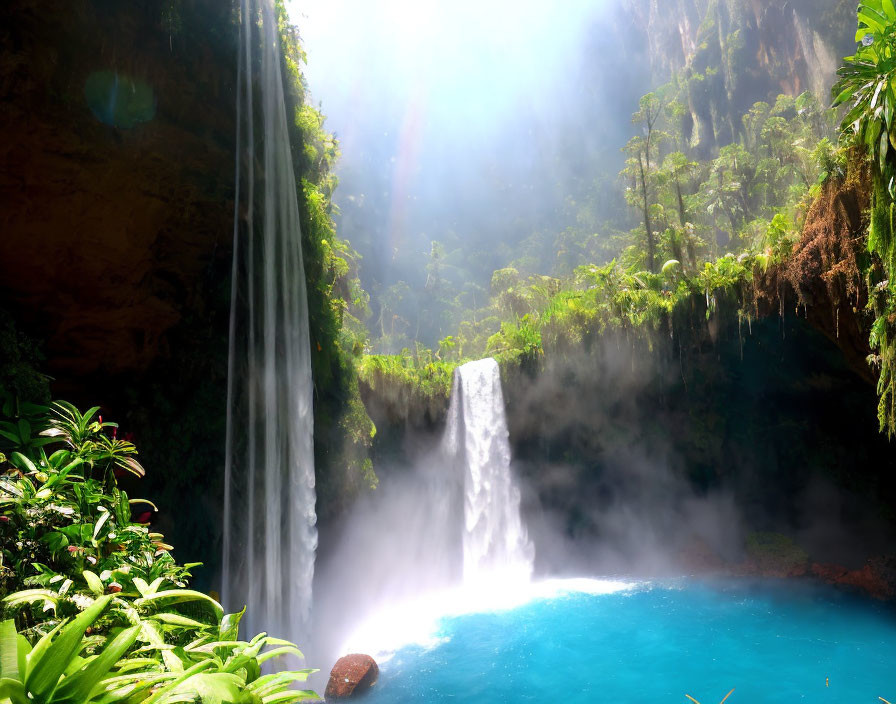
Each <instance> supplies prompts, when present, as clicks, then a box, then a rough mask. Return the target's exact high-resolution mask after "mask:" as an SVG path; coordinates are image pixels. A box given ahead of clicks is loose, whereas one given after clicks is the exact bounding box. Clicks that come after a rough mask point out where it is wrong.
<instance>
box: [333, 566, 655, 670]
mask: <svg viewBox="0 0 896 704" xmlns="http://www.w3.org/2000/svg"><path fill="white" fill-rule="evenodd" d="M643 585H644V583H643V582H627V581H622V580H612V579H585V578H581V579H548V580H544V581H536V582H527V583H523V584H518V585H517V586H516V587H515V588H512V587H509V586H508V585H507V584H506V583H496V584H495V585H493V586H492V588H488V587H486V586H485V585H484V584H483V583H479V584H476V585H475V586H470V585H465V586H462V587H458V588H455V589H445V590H442V591H438V592H431V593H429V594H425V595H422V596H420V597H419V598H418V599H415V600H410V601H405V602H403V603H400V604H393V605H392V606H390V607H388V608H384V609H382V610H380V611H378V612H377V613H375V614H373V615H372V616H371V617H370V618H368V619H367V620H366V621H365V622H364V623H363V624H361V626H360V627H359V628H358V629H357V630H356V631H355V632H354V633H352V635H351V636H350V637H349V638H348V640H347V641H346V642H345V645H344V646H343V648H342V652H343V653H369V654H371V655H372V656H373V657H374V659H376V660H377V661H378V662H386V661H388V660H389V659H390V658H391V657H392V656H393V655H394V654H395V653H396V652H397V651H398V650H400V649H401V648H404V647H407V646H410V645H416V646H420V647H423V648H432V647H435V646H436V645H438V644H439V643H441V642H443V641H444V637H443V636H442V635H440V633H441V630H442V627H441V624H442V621H443V620H444V619H447V618H453V617H457V616H463V615H466V614H477V613H495V612H500V611H511V610H513V609H518V608H520V607H521V606H525V605H526V604H529V603H531V602H533V601H546V600H550V599H559V598H563V597H564V596H568V595H573V594H589V595H592V596H600V595H602V594H616V593H618V592H622V591H628V590H633V589H636V588H639V587H641V586H643Z"/></svg>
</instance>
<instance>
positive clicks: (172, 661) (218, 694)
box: [0, 588, 316, 704]
mask: <svg viewBox="0 0 896 704" xmlns="http://www.w3.org/2000/svg"><path fill="white" fill-rule="evenodd" d="M148 591H149V592H152V590H151V588H148ZM199 597H201V598H202V599H205V600H207V601H208V602H210V603H211V605H212V606H213V609H214V611H215V613H216V614H217V618H216V620H215V623H213V624H199V623H196V622H193V624H192V625H190V624H186V623H185V622H186V621H188V619H186V618H185V617H183V616H181V615H179V614H177V613H176V612H172V611H170V608H171V605H172V604H175V603H178V601H179V600H185V601H189V600H195V599H197V598H199ZM9 598H10V599H13V600H15V599H26V598H29V597H27V596H26V595H12V596H11V597H9ZM147 602H153V603H155V604H157V605H162V606H163V608H162V610H161V612H160V613H157V614H156V616H155V617H151V618H146V617H145V616H141V615H138V614H137V611H136V610H137V609H138V608H140V607H141V603H142V604H145V603H147ZM115 609H117V610H120V611H123V612H130V614H131V622H130V623H129V624H127V625H125V626H124V627H116V628H113V629H111V630H110V632H109V633H108V635H100V636H97V635H87V634H88V633H91V632H95V631H97V630H102V629H103V625H102V618H103V615H104V612H106V611H108V610H115ZM166 609H168V610H166ZM163 617H164V618H163ZM241 617H242V612H241V613H239V614H229V615H227V616H224V615H223V611H222V610H221V608H220V605H218V604H217V602H214V601H213V600H211V599H209V598H208V597H205V596H203V595H198V597H197V595H196V593H190V592H188V590H174V591H172V592H155V593H149V594H148V595H147V596H144V597H141V598H140V599H137V600H134V601H133V603H130V600H129V599H127V598H123V597H121V596H120V595H117V596H116V595H100V596H97V598H96V599H95V600H92V601H91V603H90V604H89V605H87V606H86V608H85V609H84V611H82V612H81V613H80V614H79V615H78V616H77V617H75V618H74V619H73V620H71V621H64V622H61V623H59V624H58V625H57V626H55V627H54V628H53V629H52V630H51V631H49V632H47V633H45V634H44V635H42V636H41V637H40V638H39V639H38V640H37V642H36V643H35V644H34V645H33V647H32V645H31V644H30V643H29V641H28V640H27V639H26V638H25V637H24V636H23V635H22V634H20V633H19V634H17V633H16V631H15V625H14V623H13V621H11V620H7V621H4V622H3V623H0V702H9V703H10V704H25V702H31V703H34V702H36V703H37V704H76V703H80V702H84V703H85V704H93V703H95V704H115V703H117V702H126V703H127V704H137V703H138V702H145V703H146V704H174V702H204V703H205V704H291V703H292V702H301V701H306V700H308V699H312V698H316V695H315V694H314V693H313V692H311V691H308V690H294V689H291V688H290V686H291V685H292V684H294V683H295V682H302V681H304V680H305V679H307V677H308V675H309V674H311V673H312V672H314V670H293V671H285V672H278V673H273V674H268V675H262V666H263V665H264V664H265V663H266V662H268V661H270V660H272V659H274V658H277V657H281V656H291V657H296V658H301V657H302V654H301V652H300V651H299V650H298V649H297V648H296V647H295V645H293V644H292V643H289V642H287V641H283V640H279V639H276V638H270V637H268V636H267V635H266V634H260V635H258V636H256V637H255V638H253V639H252V640H251V641H248V642H247V641H240V640H239V623H240V619H241ZM160 622H163V623H167V624H170V625H172V626H174V627H177V628H183V627H185V626H187V627H190V628H193V629H195V631H196V632H195V634H194V635H195V637H194V638H193V639H192V640H191V641H189V642H186V643H183V644H180V645H178V646H177V647H175V646H174V645H172V640H171V638H169V637H166V635H167V634H166V632H165V631H163V630H162V629H161V628H160V625H159V624H160Z"/></svg>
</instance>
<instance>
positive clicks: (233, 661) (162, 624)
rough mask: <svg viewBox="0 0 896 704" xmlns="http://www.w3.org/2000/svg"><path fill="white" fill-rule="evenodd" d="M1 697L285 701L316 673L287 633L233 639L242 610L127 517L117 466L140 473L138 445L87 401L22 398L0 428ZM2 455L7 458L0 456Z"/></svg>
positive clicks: (19, 702) (46, 703) (20, 700)
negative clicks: (297, 663)
mask: <svg viewBox="0 0 896 704" xmlns="http://www.w3.org/2000/svg"><path fill="white" fill-rule="evenodd" d="M0 447H2V448H3V450H4V452H3V454H2V455H0V464H2V467H0V471H4V474H3V475H2V476H0V557H2V570H3V571H2V577H3V591H4V593H8V592H9V591H11V590H15V592H14V593H12V594H9V595H8V596H6V597H5V598H4V599H3V610H4V612H5V613H6V614H7V615H8V616H10V617H11V618H8V619H7V620H5V621H3V622H2V623H0V702H9V703H10V704H24V703H25V702H32V703H34V702H37V703H38V704H57V703H58V704H75V703H76V702H87V703H96V704H114V703H116V702H123V703H127V704H137V703H138V702H147V703H148V704H173V703H174V702H200V701H201V702H205V703H207V704H288V703H290V702H299V701H305V700H308V699H312V698H316V695H314V693H313V692H310V691H307V690H296V689H292V685H293V684H294V683H296V682H301V681H304V680H305V679H306V678H307V676H308V674H310V673H311V672H313V670H293V671H285V672H279V673H273V674H266V675H263V674H262V665H263V664H264V663H266V662H267V661H269V660H272V659H273V658H276V657H280V656H289V657H293V658H300V657H302V654H301V653H300V652H299V650H298V649H297V648H296V647H295V645H293V644H292V643H289V642H287V641H282V640H279V639H276V638H271V637H268V636H267V635H266V634H260V635H257V636H255V637H254V638H253V639H252V640H250V641H241V640H239V623H240V619H241V617H242V612H241V613H239V614H225V613H224V610H223V608H222V607H221V605H220V604H219V603H218V602H217V601H215V600H214V599H212V598H211V597H209V596H207V595H205V594H202V593H200V592H197V591H193V590H190V589H187V588H186V587H187V584H188V581H189V578H190V570H191V569H192V568H193V567H195V566H196V565H195V564H193V565H179V564H177V562H176V561H175V560H174V558H173V557H172V555H171V552H170V551H171V549H172V548H171V546H170V545H166V544H165V543H164V542H162V536H161V534H158V533H154V532H151V530H150V529H149V527H148V526H147V525H144V524H142V523H137V522H134V521H133V520H132V518H131V509H132V506H133V505H134V504H138V505H140V506H143V507H151V508H154V507H153V506H152V504H151V503H149V502H148V501H145V500H137V499H129V498H128V496H127V494H126V493H125V492H124V491H123V490H121V489H120V488H119V486H118V481H117V475H124V474H130V475H133V476H134V477H138V478H139V477H142V476H143V475H144V474H145V470H144V469H143V467H142V466H141V465H140V463H139V462H138V461H137V459H136V457H135V455H136V452H137V450H136V448H135V447H134V445H133V444H132V443H131V442H129V441H127V440H124V439H119V438H118V437H117V426H116V424H114V423H110V422H107V421H104V420H103V419H102V417H101V416H99V409H98V408H91V409H90V410H88V411H87V412H86V413H83V414H82V413H81V412H80V411H78V409H77V408H75V407H74V406H72V405H71V404H69V403H65V402H56V403H54V404H52V406H51V407H50V408H49V409H47V408H43V407H39V406H29V405H24V404H23V405H20V406H19V409H18V412H17V414H16V415H15V416H14V417H11V418H8V419H6V420H3V421H2V423H0ZM7 453H8V458H7Z"/></svg>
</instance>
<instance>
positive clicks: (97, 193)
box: [0, 0, 235, 379]
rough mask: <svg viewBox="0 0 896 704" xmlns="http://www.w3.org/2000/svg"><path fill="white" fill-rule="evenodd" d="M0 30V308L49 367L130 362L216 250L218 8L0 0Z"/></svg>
mask: <svg viewBox="0 0 896 704" xmlns="http://www.w3.org/2000/svg"><path fill="white" fill-rule="evenodd" d="M0 28H2V29H0V134H2V135H3V139H0V306H2V307H4V308H6V309H8V310H9V312H10V313H12V314H13V316H14V317H15V318H16V319H17V320H18V321H19V323H20V324H21V325H22V326H23V327H24V328H25V329H26V330H27V331H28V332H31V333H33V334H35V336H36V337H39V338H42V339H45V340H46V342H47V349H46V352H47V356H48V360H47V366H48V370H49V372H50V373H51V374H53V375H55V376H57V377H60V378H63V379H73V378H77V377H80V376H84V375H90V374H95V373H97V372H100V373H109V374H119V373H123V372H131V371H139V370H142V369H145V368H146V366H147V365H148V364H149V362H151V361H152V360H153V359H154V358H155V357H156V356H157V355H158V354H159V353H160V352H163V351H164V345H165V333H166V331H168V330H169V329H170V328H171V327H172V326H173V325H175V324H176V323H177V322H178V321H180V320H181V318H182V316H183V312H184V310H185V309H186V308H188V307H189V306H191V305H192V304H193V303H194V301H193V297H194V295H195V294H194V292H195V290H196V289H197V283H198V282H199V281H201V280H202V277H203V276H204V274H205V272H206V271H208V270H209V268H210V265H211V263H212V262H213V261H214V259H215V258H216V257H226V256H228V251H229V249H230V241H229V240H230V234H229V233H230V232H231V219H232V207H233V205H232V203H233V162H234V153H233V143H234V134H235V126H234V104H235V100H234V94H233V85H234V82H235V76H234V73H235V71H234V69H233V67H234V66H235V60H234V53H233V52H234V51H235V49H234V36H235V30H233V27H232V23H231V18H230V8H229V4H228V3H226V2H224V3H222V2H218V1H217V0H215V1H214V2H212V0H197V1H196V2H192V3H180V2H136V3H118V2H105V1H101V0H94V1H93V2H88V1H87V0H77V1H73V0H40V1H38V0H5V2H4V3H3V4H2V7H0ZM232 35H233V36H232ZM97 75H99V76H100V80H99V81H97V80H94V81H93V87H92V88H91V90H92V91H93V92H92V94H91V95H90V96H88V95H87V93H88V91H86V90H85V87H86V86H87V85H88V80H89V79H90V77H91V76H94V77H96V76H97ZM109 77H111V78H109ZM119 78H120V80H119ZM104 81H105V82H104ZM135 82H139V84H138V83H135ZM135 85H139V86H140V88H141V91H143V93H141V96H140V97H141V100H142V102H143V107H142V113H140V114H139V115H138V116H137V119H136V120H133V121H127V120H123V119H117V118H116V119H113V118H111V117H110V118H105V121H104V115H103V110H104V105H103V101H104V100H105V99H106V98H108V100H109V103H108V106H105V107H109V108H110V109H114V108H115V103H116V101H118V103H119V104H121V105H123V106H124V107H128V102H127V101H128V99H129V98H130V97H132V96H133V95H134V94H135V92H136V91H135V88H134V86H135ZM97 86H99V87H98V88H97ZM147 86H148V89H149V91H151V93H150V94H149V95H150V96H151V102H149V103H148V104H147V100H146V98H147V92H146V91H147V88H146V87H147ZM127 90H130V93H126V92H124V93H122V92H121V91H127ZM104 91H105V92H104ZM97 95H99V99H98V98H97ZM91 100H92V101H93V105H91ZM98 100H99V102H100V105H99V107H98V106H97V101H98ZM113 113H114V110H113ZM110 114H111V113H110Z"/></svg>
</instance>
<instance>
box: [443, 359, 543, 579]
mask: <svg viewBox="0 0 896 704" xmlns="http://www.w3.org/2000/svg"><path fill="white" fill-rule="evenodd" d="M445 449H446V451H447V453H448V454H449V456H451V457H454V458H456V459H457V461H458V462H459V464H461V465H462V467H463V472H464V535H463V569H464V582H465V583H467V584H470V583H473V584H475V583H477V582H481V581H485V580H489V581H494V580H501V581H504V580H508V581H517V580H526V581H527V580H528V579H529V578H530V577H531V575H532V565H533V559H534V552H535V551H534V548H533V546H532V543H531V542H530V541H529V537H528V534H527V532H526V527H525V526H524V525H523V521H522V517H521V516H520V490H519V487H517V485H516V483H515V482H514V479H513V475H512V474H511V471H510V443H509V440H508V431H507V416H506V414H505V412H504V395H503V393H502V391H501V373H500V370H499V368H498V363H497V362H496V361H495V360H494V359H484V360H481V361H479V362H470V363H469V364H465V365H463V366H461V367H459V368H458V369H457V370H456V371H455V372H454V387H453V389H452V392H451V406H450V408H449V411H448V426H447V428H446V431H445Z"/></svg>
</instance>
